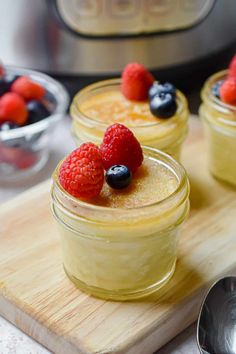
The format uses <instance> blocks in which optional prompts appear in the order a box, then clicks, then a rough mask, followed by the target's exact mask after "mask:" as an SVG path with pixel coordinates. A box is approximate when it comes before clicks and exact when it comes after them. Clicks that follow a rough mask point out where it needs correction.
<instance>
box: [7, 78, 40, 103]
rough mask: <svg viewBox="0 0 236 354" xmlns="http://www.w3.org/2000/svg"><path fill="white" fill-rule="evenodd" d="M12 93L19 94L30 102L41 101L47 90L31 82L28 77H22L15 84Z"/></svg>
mask: <svg viewBox="0 0 236 354" xmlns="http://www.w3.org/2000/svg"><path fill="white" fill-rule="evenodd" d="M11 91H12V92H15V93H18V95H20V96H22V97H23V98H24V99H25V100H26V101H29V100H41V99H42V98H43V96H44V95H45V91H46V90H45V88H44V87H43V86H42V85H40V84H38V83H37V82H34V81H32V80H30V79H29V78H28V77H27V76H21V77H18V79H16V80H15V81H14V82H13V84H12V86H11Z"/></svg>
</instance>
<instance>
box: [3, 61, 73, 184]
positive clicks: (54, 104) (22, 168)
mask: <svg viewBox="0 0 236 354" xmlns="http://www.w3.org/2000/svg"><path fill="white" fill-rule="evenodd" d="M68 104H69V95H68V93H67V91H66V90H65V88H64V87H63V86H62V85H61V84H60V83H59V82H57V81H56V80H54V79H52V78H51V77H49V76H47V75H45V74H42V73H40V72H36V71H33V70H28V69H22V68H18V67H11V66H5V67H3V66H0V179H5V178H6V179H7V180H8V179H9V178H13V179H15V178H19V177H23V176H24V177H25V176H28V175H30V174H33V173H36V172H38V171H39V170H40V169H41V168H42V167H43V166H44V165H45V163H46V162H47V160H48V156H49V148H48V145H49V144H48V143H49V139H50V136H51V134H52V132H53V130H54V128H55V125H56V124H57V123H58V121H59V120H61V119H62V118H63V117H64V115H65V113H66V111H67V108H68Z"/></svg>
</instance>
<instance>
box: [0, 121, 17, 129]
mask: <svg viewBox="0 0 236 354" xmlns="http://www.w3.org/2000/svg"><path fill="white" fill-rule="evenodd" d="M16 128H19V125H18V124H15V123H13V122H10V121H7V122H4V123H2V124H1V125H0V131H2V132H6V131H8V130H11V129H16Z"/></svg>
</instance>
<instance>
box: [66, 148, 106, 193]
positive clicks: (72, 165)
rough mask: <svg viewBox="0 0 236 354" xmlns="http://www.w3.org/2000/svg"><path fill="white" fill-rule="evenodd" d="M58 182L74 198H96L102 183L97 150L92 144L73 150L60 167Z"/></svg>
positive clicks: (102, 171)
mask: <svg viewBox="0 0 236 354" xmlns="http://www.w3.org/2000/svg"><path fill="white" fill-rule="evenodd" d="M59 181H60V183H61V185H62V187H63V188H64V189H65V190H66V191H67V192H68V193H69V194H71V195H73V196H74V197H76V198H92V197H96V196H98V195H99V193H100V192H101V190H102V186H103V182H104V169H103V164H102V158H101V154H100V151H99V148H98V147H97V146H96V145H94V144H92V143H85V144H82V145H81V146H80V147H79V148H78V149H76V150H74V151H73V152H72V153H71V154H70V155H69V156H68V157H67V158H66V159H65V160H64V162H63V163H62V165H61V167H60V170H59Z"/></svg>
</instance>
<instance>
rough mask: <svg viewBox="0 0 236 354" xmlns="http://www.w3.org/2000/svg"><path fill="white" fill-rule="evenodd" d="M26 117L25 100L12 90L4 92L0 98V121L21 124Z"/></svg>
mask: <svg viewBox="0 0 236 354" xmlns="http://www.w3.org/2000/svg"><path fill="white" fill-rule="evenodd" d="M27 117H28V111H27V108H26V104H25V101H24V100H23V98H21V97H20V96H19V95H17V94H16V93H14V92H8V93H5V94H4V95H3V96H2V97H1V98H0V122H1V121H2V122H4V121H12V122H14V123H16V124H18V125H23V124H24V123H25V122H26V120H27Z"/></svg>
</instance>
